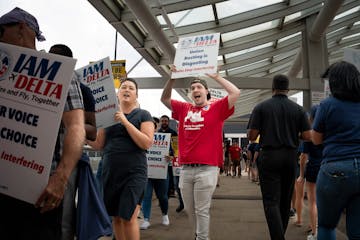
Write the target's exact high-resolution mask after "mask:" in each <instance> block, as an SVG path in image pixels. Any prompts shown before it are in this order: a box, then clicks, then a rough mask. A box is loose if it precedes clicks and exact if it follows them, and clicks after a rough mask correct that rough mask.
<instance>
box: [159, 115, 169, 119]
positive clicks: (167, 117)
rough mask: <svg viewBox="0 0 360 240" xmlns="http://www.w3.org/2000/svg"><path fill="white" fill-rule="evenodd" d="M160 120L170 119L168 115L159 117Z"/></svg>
mask: <svg viewBox="0 0 360 240" xmlns="http://www.w3.org/2000/svg"><path fill="white" fill-rule="evenodd" d="M161 118H167V120H170V118H169V116H168V115H162V116H161V117H160V119H161Z"/></svg>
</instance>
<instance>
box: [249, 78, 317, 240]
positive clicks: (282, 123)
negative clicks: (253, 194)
mask: <svg viewBox="0 0 360 240" xmlns="http://www.w3.org/2000/svg"><path fill="white" fill-rule="evenodd" d="M272 91H273V96H272V98H271V99H268V100H265V101H263V102H261V103H259V104H257V105H256V106H255V108H254V109H253V111H252V113H251V116H250V120H249V124H248V138H249V140H250V141H255V140H256V138H257V136H258V135H259V134H260V141H259V144H260V146H261V151H260V156H259V157H260V159H261V161H259V166H258V170H259V176H260V187H261V193H262V197H263V205H264V211H265V217H266V221H267V224H268V228H269V232H270V236H271V239H273V240H275V239H276V240H283V239H285V237H284V235H285V232H286V228H287V226H288V221H289V210H290V202H291V196H292V193H293V189H294V183H295V168H296V161H297V148H298V145H299V136H301V137H302V139H304V140H310V125H309V122H308V119H307V116H306V113H305V111H304V110H303V108H302V107H301V106H299V105H298V104H296V103H294V102H292V101H291V100H289V99H288V97H287V93H288V91H289V80H288V78H287V77H286V76H285V75H275V76H274V78H273V86H272Z"/></svg>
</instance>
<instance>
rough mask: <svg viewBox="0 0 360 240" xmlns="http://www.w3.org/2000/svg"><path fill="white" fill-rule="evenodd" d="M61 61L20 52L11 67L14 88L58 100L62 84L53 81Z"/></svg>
mask: <svg viewBox="0 0 360 240" xmlns="http://www.w3.org/2000/svg"><path fill="white" fill-rule="evenodd" d="M61 65H62V63H61V62H59V61H51V60H49V59H47V58H44V57H39V56H33V55H31V54H24V53H22V54H20V56H19V57H18V59H17V61H16V62H15V64H14V68H13V69H12V75H14V79H15V84H14V88H15V89H21V90H24V91H26V92H30V93H35V94H38V95H42V96H45V97H49V98H55V99H57V100H59V99H60V98H61V94H62V92H63V85H62V84H58V83H56V82H54V79H55V78H56V76H57V74H58V72H59V69H60V67H61Z"/></svg>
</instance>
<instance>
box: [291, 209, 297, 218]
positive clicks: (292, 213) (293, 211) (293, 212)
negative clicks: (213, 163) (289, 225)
mask: <svg viewBox="0 0 360 240" xmlns="http://www.w3.org/2000/svg"><path fill="white" fill-rule="evenodd" d="M295 214H296V209H295V208H290V213H289V217H295Z"/></svg>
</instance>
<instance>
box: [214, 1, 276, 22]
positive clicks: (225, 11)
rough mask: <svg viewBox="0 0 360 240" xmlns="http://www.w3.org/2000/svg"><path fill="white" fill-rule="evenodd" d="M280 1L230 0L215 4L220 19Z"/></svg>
mask: <svg viewBox="0 0 360 240" xmlns="http://www.w3.org/2000/svg"><path fill="white" fill-rule="evenodd" d="M282 1H283V0H263V1H257V0H255V1H239V0H230V1H225V2H221V3H217V4H216V9H217V12H218V17H219V18H220V19H221V18H225V17H229V16H233V15H236V14H239V13H242V12H247V11H250V10H254V9H257V8H261V7H265V6H268V5H271V4H274V3H278V2H282Z"/></svg>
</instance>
